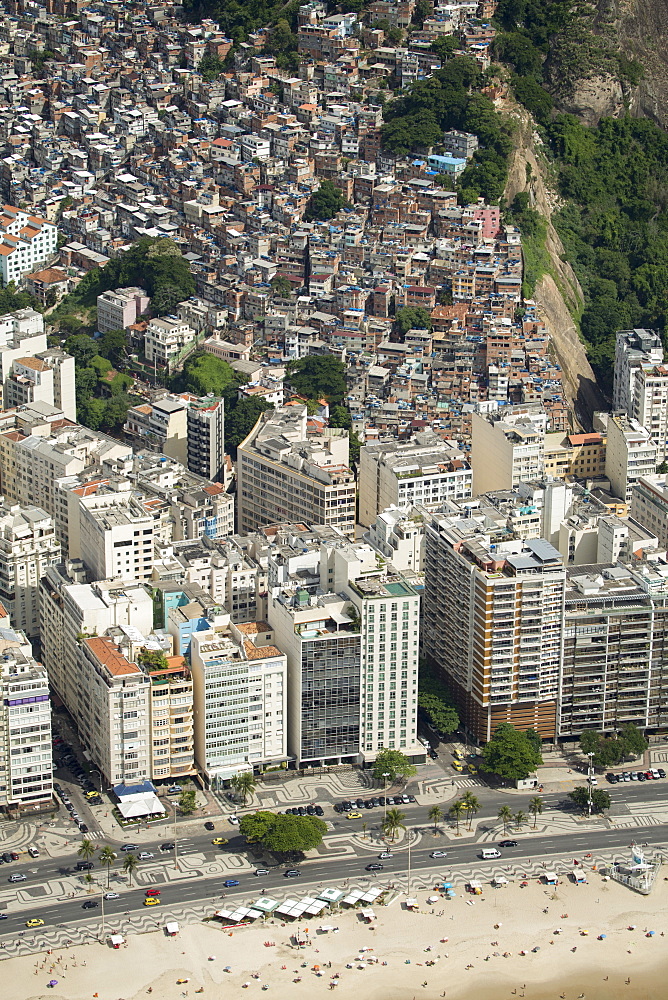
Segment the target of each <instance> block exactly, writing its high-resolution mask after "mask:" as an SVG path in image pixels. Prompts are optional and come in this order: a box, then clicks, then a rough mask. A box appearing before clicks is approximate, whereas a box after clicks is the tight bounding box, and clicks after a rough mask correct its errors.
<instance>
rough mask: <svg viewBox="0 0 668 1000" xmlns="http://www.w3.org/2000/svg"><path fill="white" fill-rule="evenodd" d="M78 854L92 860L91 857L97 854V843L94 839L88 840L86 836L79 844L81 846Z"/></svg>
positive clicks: (85, 859) (86, 859)
mask: <svg viewBox="0 0 668 1000" xmlns="http://www.w3.org/2000/svg"><path fill="white" fill-rule="evenodd" d="M77 854H78V855H79V857H80V858H83V859H84V861H90V859H91V858H92V857H93V855H94V854H95V844H94V843H93V841H92V840H86V839H85V838H84V840H82V841H81V843H80V844H79V847H78V849H77Z"/></svg>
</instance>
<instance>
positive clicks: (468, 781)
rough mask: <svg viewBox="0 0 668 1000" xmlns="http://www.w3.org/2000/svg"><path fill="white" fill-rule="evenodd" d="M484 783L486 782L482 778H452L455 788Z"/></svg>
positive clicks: (472, 786) (477, 785)
mask: <svg viewBox="0 0 668 1000" xmlns="http://www.w3.org/2000/svg"><path fill="white" fill-rule="evenodd" d="M484 784H485V782H484V781H483V780H482V779H481V778H474V777H470V778H464V777H463V776H462V777H461V778H453V779H452V786H453V788H476V787H480V786H481V785H484Z"/></svg>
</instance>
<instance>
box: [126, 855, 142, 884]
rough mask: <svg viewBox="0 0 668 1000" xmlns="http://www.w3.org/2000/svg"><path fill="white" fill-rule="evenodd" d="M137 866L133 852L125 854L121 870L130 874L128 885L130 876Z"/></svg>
mask: <svg viewBox="0 0 668 1000" xmlns="http://www.w3.org/2000/svg"><path fill="white" fill-rule="evenodd" d="M138 867H139V862H138V860H137V856H136V855H135V854H126V855H125V861H124V862H123V871H124V872H127V873H128V875H129V876H130V885H132V876H133V874H134V872H135V871H136V870H137V868H138Z"/></svg>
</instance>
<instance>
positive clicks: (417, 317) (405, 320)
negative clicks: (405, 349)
mask: <svg viewBox="0 0 668 1000" xmlns="http://www.w3.org/2000/svg"><path fill="white" fill-rule="evenodd" d="M394 329H395V331H396V332H397V333H398V334H399V335H400V336H401V337H403V336H405V335H406V334H407V333H408V331H409V330H431V313H430V312H429V310H428V309H423V308H422V306H402V307H401V308H400V309H397V311H396V314H395V317H394Z"/></svg>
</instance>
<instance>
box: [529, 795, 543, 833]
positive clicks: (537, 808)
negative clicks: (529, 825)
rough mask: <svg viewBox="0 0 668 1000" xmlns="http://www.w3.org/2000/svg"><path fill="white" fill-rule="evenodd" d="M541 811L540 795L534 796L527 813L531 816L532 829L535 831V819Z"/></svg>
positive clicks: (541, 801)
mask: <svg viewBox="0 0 668 1000" xmlns="http://www.w3.org/2000/svg"><path fill="white" fill-rule="evenodd" d="M542 811H543V800H542V799H541V797H540V795H534V797H533V798H532V799H531V800H530V802H529V812H530V813H531V815H532V816H533V828H534V830H535V829H536V819H537V817H538V816H540V814H541V813H542Z"/></svg>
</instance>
